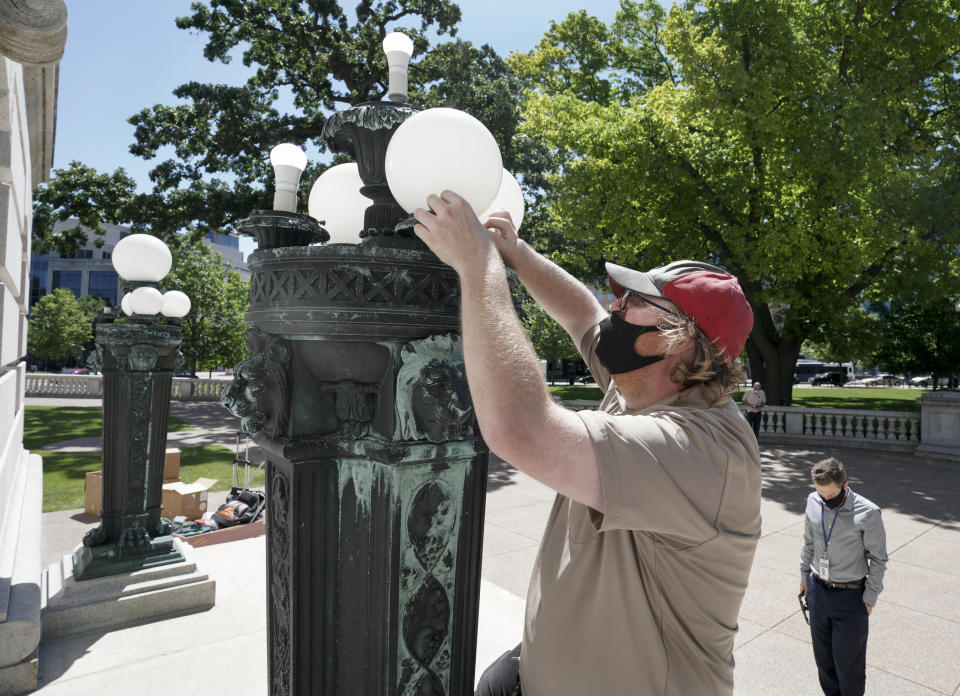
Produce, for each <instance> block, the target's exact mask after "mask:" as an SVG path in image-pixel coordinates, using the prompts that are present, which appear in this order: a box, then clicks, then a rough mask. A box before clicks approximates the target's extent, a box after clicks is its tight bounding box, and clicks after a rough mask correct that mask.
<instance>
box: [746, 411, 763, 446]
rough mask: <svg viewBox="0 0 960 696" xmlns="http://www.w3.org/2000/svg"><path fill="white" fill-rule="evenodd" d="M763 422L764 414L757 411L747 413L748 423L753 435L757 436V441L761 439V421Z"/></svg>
mask: <svg viewBox="0 0 960 696" xmlns="http://www.w3.org/2000/svg"><path fill="white" fill-rule="evenodd" d="M762 420H763V412H762V411H757V412H756V413H754V412H753V411H747V422H748V423H749V424H750V426H751V427H752V428H753V434H754V435H756V436H757V439H758V440H759V439H760V421H762Z"/></svg>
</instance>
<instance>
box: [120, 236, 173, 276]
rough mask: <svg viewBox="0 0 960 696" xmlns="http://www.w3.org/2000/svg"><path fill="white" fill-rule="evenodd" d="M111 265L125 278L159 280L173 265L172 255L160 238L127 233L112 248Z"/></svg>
mask: <svg viewBox="0 0 960 696" xmlns="http://www.w3.org/2000/svg"><path fill="white" fill-rule="evenodd" d="M110 260H111V261H113V267H114V268H115V269H116V271H117V273H118V274H119V275H120V277H121V278H124V279H125V280H136V281H147V282H151V283H158V282H160V281H161V280H162V279H163V277H164V276H165V275H167V273H169V272H170V267H171V266H172V265H173V256H172V255H171V254H170V250H169V249H168V248H167V245H166V244H164V243H163V241H162V240H160V239H158V238H157V237H154V236H153V235H149V234H131V235H127V236H126V237H124V238H123V239H121V240H120V241H119V242H117V245H116V246H115V247H114V248H113V253H112V254H111V256H110Z"/></svg>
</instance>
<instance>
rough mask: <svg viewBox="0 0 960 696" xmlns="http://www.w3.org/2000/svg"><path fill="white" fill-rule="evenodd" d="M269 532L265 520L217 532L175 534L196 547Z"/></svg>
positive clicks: (248, 537) (249, 537)
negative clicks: (188, 534) (189, 534)
mask: <svg viewBox="0 0 960 696" xmlns="http://www.w3.org/2000/svg"><path fill="white" fill-rule="evenodd" d="M266 533H267V527H266V524H265V523H264V521H263V520H258V521H257V522H248V523H247V524H238V525H236V526H234V527H227V528H226V529H218V530H217V531H215V532H204V533H203V534H194V535H193V536H189V537H182V536H179V535H177V534H174V535H173V536H175V537H176V538H177V539H180V540H181V541H183V542H185V543H187V544H190V546H193V547H194V548H199V547H201V546H213V545H214V544H222V543H223V542H225V541H239V540H240V539H253V538H254V537H258V536H263V535H264V534H266Z"/></svg>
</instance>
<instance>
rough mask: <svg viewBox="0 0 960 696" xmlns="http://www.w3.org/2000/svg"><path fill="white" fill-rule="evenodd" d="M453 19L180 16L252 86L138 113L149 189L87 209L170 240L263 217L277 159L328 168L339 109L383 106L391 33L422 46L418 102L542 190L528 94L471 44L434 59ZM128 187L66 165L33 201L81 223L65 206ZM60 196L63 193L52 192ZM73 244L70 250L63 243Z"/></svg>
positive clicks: (216, 3)
mask: <svg viewBox="0 0 960 696" xmlns="http://www.w3.org/2000/svg"><path fill="white" fill-rule="evenodd" d="M459 20H460V10H459V8H458V7H457V5H456V4H455V3H453V2H451V1H450V0H364V2H361V3H360V4H359V5H358V6H357V7H356V10H355V12H353V13H349V12H347V11H345V10H344V8H343V7H341V5H340V3H337V2H332V1H329V0H209V2H207V3H205V4H204V3H199V2H198V3H194V5H193V6H192V14H191V15H189V16H186V17H180V18H178V19H177V20H176V22H177V26H179V27H180V28H181V29H183V30H186V31H192V32H196V33H198V34H199V35H201V36H203V37H204V38H205V44H204V47H203V55H204V57H205V58H206V59H207V60H209V61H211V62H215V63H230V62H232V61H233V60H235V59H239V60H242V62H243V64H244V65H245V66H246V67H247V68H249V78H248V79H247V81H246V82H245V83H243V84H240V85H228V84H215V83H200V82H196V81H188V82H185V83H184V84H182V85H180V86H179V87H177V88H176V89H175V90H174V92H173V97H174V98H175V101H173V103H171V104H155V105H153V106H149V107H146V108H143V109H141V110H140V111H139V112H138V113H136V114H134V115H133V116H132V117H131V118H130V123H131V124H132V125H133V126H134V138H135V142H134V143H133V144H132V145H131V147H130V151H131V152H132V153H133V154H134V155H136V156H138V157H141V158H143V159H146V160H148V161H150V162H151V163H152V165H153V167H152V169H151V171H150V179H151V182H152V185H153V190H152V191H151V192H150V193H143V194H136V195H133V193H132V189H130V190H124V191H122V192H117V194H118V195H115V196H113V197H112V199H113V200H114V201H124V202H129V204H128V205H121V206H119V208H120V210H119V212H117V213H114V212H113V211H112V210H111V209H110V208H109V206H107V205H103V206H100V207H98V206H92V211H94V214H95V211H96V210H98V209H99V210H101V211H102V212H101V218H100V222H120V223H122V224H128V225H131V226H133V227H136V228H138V229H141V230H142V231H150V232H151V233H152V234H155V235H156V236H158V237H161V238H164V239H172V238H173V235H174V233H176V232H189V233H191V235H192V236H193V237H194V238H200V237H202V236H203V235H205V234H206V233H207V232H209V231H211V230H216V231H218V232H226V231H229V230H231V229H233V227H234V225H235V224H236V223H237V222H238V221H239V220H240V219H242V218H244V217H246V216H247V215H248V214H249V213H250V211H251V210H252V209H254V208H269V207H270V205H271V194H272V191H271V186H270V182H272V180H273V173H272V170H271V168H270V164H269V161H268V154H269V151H270V149H271V148H272V147H273V146H274V145H276V144H277V143H280V142H292V143H296V144H298V145H301V146H304V147H305V148H307V149H308V151H309V152H310V153H311V155H314V154H316V153H319V154H320V155H321V156H324V155H323V153H325V152H326V151H327V146H326V143H325V142H324V141H323V140H322V138H321V132H322V129H323V125H324V123H325V121H326V119H327V118H328V117H329V116H330V115H331V114H332V113H333V112H334V111H336V110H338V109H343V108H346V107H348V106H351V105H355V104H359V103H362V102H367V101H376V100H379V99H382V98H383V97H384V95H385V93H386V89H387V77H388V70H387V64H386V58H385V56H384V55H383V51H382V48H381V44H382V41H383V38H384V36H385V35H386V34H387V33H388V32H390V31H393V30H402V31H404V32H405V33H406V34H408V35H409V36H410V37H411V38H412V39H413V41H414V47H415V55H414V58H413V61H412V62H411V65H410V97H411V100H412V101H413V102H415V103H418V104H421V105H423V106H427V107H430V106H440V105H444V106H453V107H456V108H460V109H463V110H465V111H467V112H469V113H471V114H473V115H474V116H476V117H477V118H479V119H480V120H481V121H482V122H484V123H485V124H486V125H487V126H488V127H489V128H490V130H491V131H492V132H493V134H494V136H495V137H496V138H497V141H498V143H499V144H500V146H501V150H502V152H503V155H504V165H505V166H506V167H507V169H509V170H511V171H513V172H515V173H517V172H520V173H523V174H524V181H525V183H526V184H527V185H528V187H530V189H531V190H535V189H537V188H539V187H540V186H542V184H543V179H542V177H541V176H540V174H541V172H543V171H544V170H545V168H546V163H547V160H546V156H547V155H546V150H545V148H543V146H542V145H541V144H540V143H539V141H538V139H537V138H536V137H532V136H529V135H520V136H517V135H516V127H517V124H518V123H519V122H520V118H521V115H520V108H519V103H518V100H517V94H518V93H519V91H520V87H521V86H520V83H519V82H518V80H517V78H516V76H514V75H513V74H512V72H511V71H510V69H509V68H508V66H507V65H506V63H505V62H504V61H503V60H502V59H501V58H500V57H499V56H498V55H497V54H496V52H495V51H494V50H493V49H491V48H490V47H489V46H482V47H475V46H473V45H472V44H470V43H469V42H465V41H459V40H447V41H446V42H445V43H441V44H439V45H437V46H435V47H433V48H432V49H429V41H428V35H429V34H430V33H431V32H435V33H436V34H437V35H441V37H443V36H444V35H453V34H455V32H456V24H457V22H458V21H459ZM444 38H445V37H444ZM428 49H429V50H428ZM337 161H339V160H337ZM326 166H327V164H326V163H323V162H316V161H315V162H312V163H311V165H310V166H309V167H308V169H307V170H306V171H305V172H304V176H303V178H302V179H301V182H302V188H306V190H307V191H308V190H309V185H310V182H312V181H313V180H314V179H315V178H316V176H318V175H319V174H320V173H322V171H323V170H324V169H325V168H326ZM120 176H122V170H118V171H117V172H115V173H114V174H112V175H106V174H98V173H97V172H95V171H93V170H89V169H85V168H80V167H79V165H77V167H76V168H73V166H72V167H71V169H68V170H58V171H57V172H55V173H54V177H53V180H52V182H51V184H50V185H49V187H47V188H48V189H49V188H52V189H54V192H51V193H50V194H46V193H45V189H44V188H43V187H41V189H40V192H39V194H38V198H39V199H43V198H45V197H46V198H49V199H50V200H51V204H54V205H55V204H57V203H61V204H62V213H61V217H62V219H66V218H68V217H71V216H73V217H79V216H80V215H81V214H82V213H84V210H83V209H75V208H71V204H78V203H81V202H82V201H84V200H88V199H92V198H95V197H96V195H97V193H98V192H99V191H101V190H104V189H105V187H106V184H107V183H109V181H111V180H113V179H116V178H118V177H120ZM60 189H62V190H63V191H64V194H62V195H61V194H57V193H56V191H58V190H60ZM73 192H76V193H75V194H74V193H73ZM305 198H306V197H305V196H304V197H303V198H302V201H303V202H304V203H305ZM55 210H57V211H60V210H61V209H60V208H55ZM37 212H38V215H37V220H38V222H40V223H41V224H40V225H36V226H35V230H36V231H37V233H38V235H39V237H40V242H41V246H42V245H45V244H49V242H48V241H47V238H48V237H49V232H50V229H52V227H48V226H45V225H43V224H42V222H43V220H42V219H41V218H43V217H49V212H50V208H49V207H47V208H38V210H37ZM82 222H84V224H86V225H87V226H88V227H89V228H90V229H93V230H94V231H95V232H97V231H99V230H100V229H101V228H100V227H99V226H98V224H97V222H98V220H97V219H96V218H95V217H93V216H87V217H85V218H83V219H82ZM81 241H82V240H81ZM71 242H76V239H75V238H74V237H70V238H64V239H63V242H62V243H64V244H69V243H71Z"/></svg>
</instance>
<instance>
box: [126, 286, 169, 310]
mask: <svg viewBox="0 0 960 696" xmlns="http://www.w3.org/2000/svg"><path fill="white" fill-rule="evenodd" d="M129 297H130V309H132V310H133V313H134V314H142V315H154V314H158V313H159V312H160V308H161V307H163V294H162V293H161V292H160V291H159V290H157V289H156V288H152V287H149V286H144V287H140V288H137V289H136V290H134V291H133V292H131V293H130V295H129Z"/></svg>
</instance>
